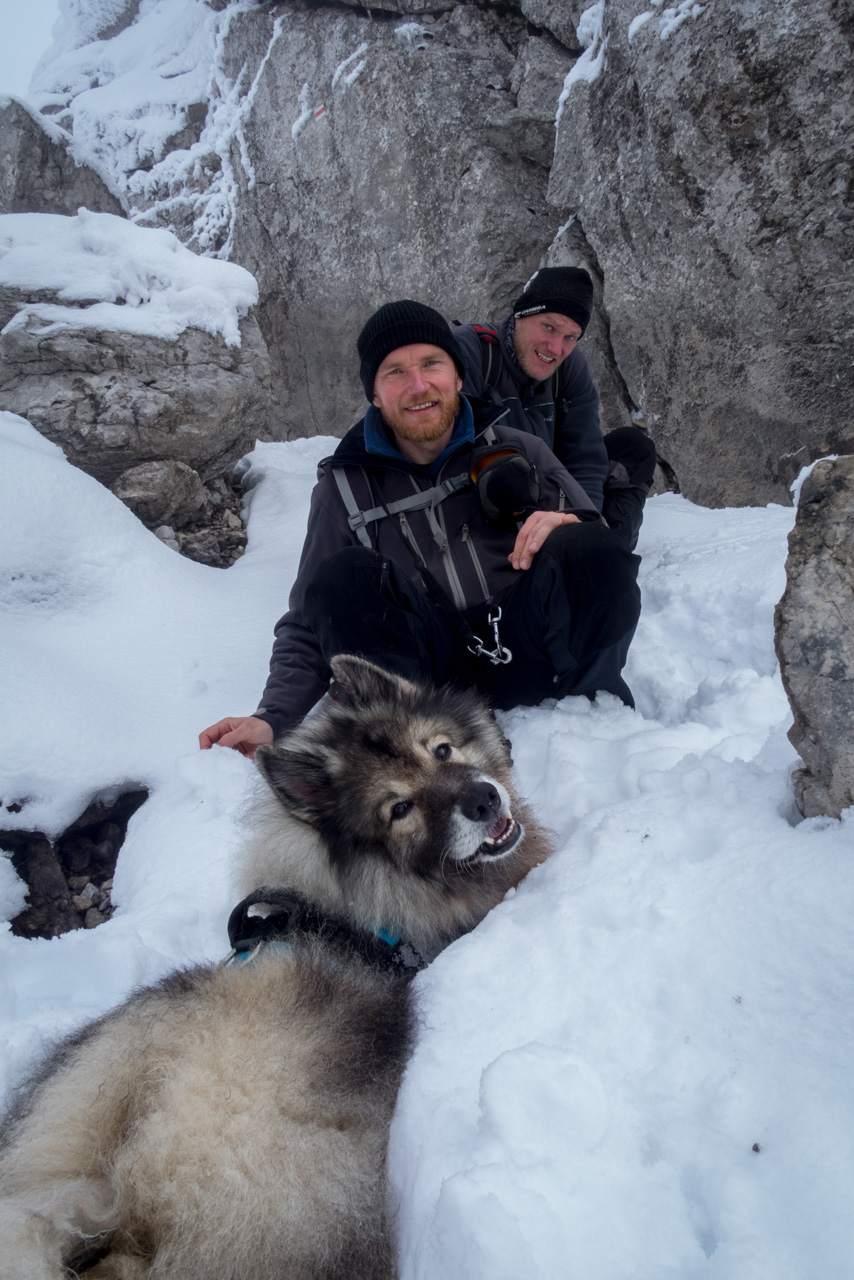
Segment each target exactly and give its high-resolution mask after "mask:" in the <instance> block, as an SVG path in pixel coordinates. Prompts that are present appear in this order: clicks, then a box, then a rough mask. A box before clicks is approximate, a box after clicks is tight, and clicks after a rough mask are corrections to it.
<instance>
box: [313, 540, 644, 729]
mask: <svg viewBox="0 0 854 1280" xmlns="http://www.w3.org/2000/svg"><path fill="white" fill-rule="evenodd" d="M639 563H640V561H639V558H638V557H637V556H634V555H632V554H631V553H630V552H629V550H628V549H627V547H626V545H625V542H624V541H623V540H622V539H621V538H620V537H617V536H615V534H614V533H613V532H612V531H611V530H610V529H606V528H605V526H604V525H601V524H592V523H591V524H572V525H565V526H563V527H562V528H560V529H556V530H555V531H554V532H553V533H551V534H550V535H549V537H548V538H547V540H546V542H545V543H544V545H543V547H542V549H541V550H540V551H539V552H537V554H536V555H535V557H534V560H533V563H532V565H531V568H530V569H527V570H520V571H519V574H518V577H517V580H516V581H515V582H514V583H513V584H512V585H511V586H510V587H508V588H507V589H506V590H505V591H503V592H502V593H501V594H500V595H499V596H497V597H496V598H495V599H494V600H493V601H492V603H491V605H490V606H487V605H486V604H484V605H480V606H478V607H477V608H475V609H471V610H469V611H468V612H467V613H466V614H459V613H457V612H456V611H455V610H454V609H453V608H452V607H451V605H450V603H449V602H448V601H446V600H445V599H437V598H435V596H431V595H427V594H426V593H425V591H424V590H423V588H422V587H421V586H420V585H418V584H416V583H415V582H413V581H412V580H411V579H410V578H408V577H407V575H406V574H405V573H404V572H403V570H402V569H401V568H400V566H399V565H398V564H396V563H395V561H394V560H389V559H388V558H387V557H386V556H383V555H380V554H379V552H376V551H372V550H370V549H369V548H367V547H348V548H346V549H345V550H343V551H339V552H336V553H335V554H334V555H332V556H330V557H329V558H328V559H327V560H325V561H324V562H323V564H321V565H320V567H319V569H318V571H317V573H316V574H315V576H314V578H313V579H312V581H311V582H310V583H309V585H308V587H307V589H306V593H305V599H304V604H303V616H304V618H305V620H306V622H307V623H308V624H309V626H310V627H311V628H312V630H313V631H314V633H315V635H316V636H317V639H318V643H319V645H320V649H321V652H322V653H323V656H324V658H325V659H326V661H327V662H329V661H330V659H331V658H333V657H334V656H335V655H336V654H339V653H358V654H361V655H362V657H365V658H369V659H370V660H371V661H373V662H376V663H377V664H378V665H379V666H382V667H385V668H386V669H388V670H391V671H396V672H397V673H398V674H399V675H402V676H407V677H409V678H410V679H417V678H419V677H421V678H424V679H427V680H431V681H432V682H433V683H435V684H457V685H463V686H470V685H474V686H476V687H477V688H478V689H480V690H481V691H482V692H483V693H484V694H486V696H487V697H488V698H489V699H490V701H491V702H492V705H493V706H494V707H497V708H499V709H501V710H508V709H509V708H510V707H517V706H536V705H537V704H538V703H540V702H542V701H543V699H544V698H548V697H554V698H563V697H566V696H567V695H570V694H585V695H587V697H589V698H593V697H594V696H595V694H596V693H597V691H598V690H600V689H601V690H605V691H607V692H608V693H614V694H616V695H617V697H619V698H621V699H622V701H623V702H624V703H626V705H627V706H630V707H632V706H634V700H633V698H632V695H631V692H630V690H629V687H628V685H627V684H626V682H625V680H624V679H623V677H622V675H621V672H622V669H623V666H624V664H625V661H626V656H627V654H628V649H629V644H630V643H631V639H632V636H633V635H634V631H635V627H636V626H637V621H638V616H639V613H640V591H639V589H638V586H637V581H636V579H637V570H638V565H639ZM496 605H500V606H501V611H502V616H501V621H500V623H499V634H500V639H501V644H502V645H503V646H505V647H506V648H508V649H509V650H510V651H511V653H512V655H513V657H512V660H511V661H510V662H509V663H506V664H504V665H493V664H492V663H491V662H490V661H489V660H488V659H487V658H486V657H483V656H481V657H476V656H475V655H474V654H473V653H471V652H470V651H469V648H468V643H469V642H470V641H471V639H472V635H475V636H478V637H480V638H481V639H482V640H483V641H484V644H485V647H486V648H487V649H494V647H495V646H494V635H493V631H492V628H491V626H490V625H489V622H488V620H487V613H488V612H489V611H490V610H491V611H493V612H494V610H495V606H496Z"/></svg>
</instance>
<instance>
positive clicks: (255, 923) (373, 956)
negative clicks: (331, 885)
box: [227, 887, 427, 978]
mask: <svg viewBox="0 0 854 1280" xmlns="http://www.w3.org/2000/svg"><path fill="white" fill-rule="evenodd" d="M298 934H309V935H313V936H314V937H317V938H320V939H322V941H324V942H326V943H329V944H330V945H332V946H337V947H342V948H345V949H346V950H348V951H352V952H355V953H356V954H357V955H358V956H359V957H360V959H362V960H364V961H365V963H366V964H370V965H372V966H374V967H375V968H379V969H389V970H392V971H394V972H396V973H400V974H401V975H402V976H404V977H410V978H411V977H413V976H414V975H415V974H416V973H417V972H418V970H419V969H423V968H425V966H426V963H427V962H426V960H424V959H423V958H422V957H421V956H420V955H419V954H418V952H417V951H416V950H415V948H414V947H412V946H410V944H409V943H407V942H405V941H403V940H402V939H398V940H396V941H394V942H386V941H385V939H383V938H379V937H376V936H375V935H374V934H372V933H368V932H367V931H366V930H364V929H356V928H354V927H353V926H352V925H350V924H348V923H347V921H346V920H341V919H339V918H338V917H337V916H328V915H326V914H325V913H324V912H322V911H321V910H320V908H319V907H317V906H315V905H314V904H313V903H311V902H309V901H308V899H307V898H304V897H303V896H302V894H299V893H296V892H295V891H294V890H292V889H273V888H268V887H264V888H261V889H256V890H255V891H254V892H253V893H250V894H247V896H246V897H245V898H244V899H243V901H242V902H238V904H237V906H236V907H235V908H234V910H233V911H232V913H231V915H230V916H229V918H228V940H229V943H230V944H231V948H232V953H231V955H230V956H229V957H228V961H227V963H228V962H231V961H234V960H240V959H247V958H248V956H249V954H251V952H253V951H255V950H256V949H257V948H258V947H260V946H262V945H263V944H264V943H267V942H291V941H294V940H295V935H298Z"/></svg>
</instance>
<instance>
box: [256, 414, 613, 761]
mask: <svg viewBox="0 0 854 1280" xmlns="http://www.w3.org/2000/svg"><path fill="white" fill-rule="evenodd" d="M462 404H463V410H464V414H465V415H469V414H470V409H469V406H468V405H467V403H466V401H465V399H463V400H462ZM486 430H487V431H488V430H489V429H488V428H487V429H486ZM494 434H495V436H496V437H497V438H498V439H499V440H508V439H516V440H519V439H520V437H519V434H518V432H516V431H511V430H510V429H509V428H507V427H503V426H500V425H499V426H498V427H496V428H495V429H494ZM520 442H521V443H523V444H524V447H525V450H526V452H527V454H528V456H529V458H530V460H531V461H532V462H533V463H534V465H535V467H536V468H537V474H538V477H539V481H540V489H541V501H540V506H541V508H542V509H543V510H546V511H558V510H562V511H566V512H567V513H572V514H575V515H577V516H578V517H579V519H581V520H598V519H600V518H601V517H600V516H599V514H598V512H597V511H596V509H595V508H594V506H593V503H592V502H591V501H590V499H589V498H588V497H587V495H586V493H585V492H584V490H583V489H582V488H581V486H580V485H579V484H578V483H577V482H576V481H575V480H574V479H573V478H572V477H571V476H570V475H568V473H567V472H566V471H565V470H564V468H563V467H562V466H561V465H560V463H559V462H558V461H557V459H556V458H555V456H554V455H553V454H552V452H551V450H549V449H548V448H547V447H546V446H545V445H544V444H543V443H542V441H540V440H538V439H534V438H532V437H531V436H529V435H526V436H524V437H522V438H521V441H520ZM484 443H487V441H486V439H485V438H484V432H483V431H481V432H480V433H478V434H477V435H476V436H475V439H474V441H473V442H472V441H470V440H469V441H467V442H464V443H462V444H461V445H459V446H458V447H457V448H456V449H455V450H453V451H452V452H451V454H450V456H449V457H447V458H446V459H445V461H444V462H443V463H442V466H441V469H440V471H439V473H438V475H437V476H436V477H435V478H431V476H430V474H429V472H428V469H427V468H426V467H420V466H416V465H415V464H414V463H410V462H407V461H406V460H405V459H404V458H402V457H399V456H398V457H389V456H379V455H377V454H375V453H368V452H367V450H366V448H365V437H364V419H363V420H362V421H361V422H359V423H357V424H356V426H355V427H352V428H351V430H350V431H348V433H347V435H346V436H345V437H344V439H343V440H342V441H341V443H340V445H339V446H338V448H337V449H336V450H335V453H334V454H333V455H332V457H331V458H325V459H324V460H323V461H322V462H321V463H320V466H319V468H318V473H317V484H316V485H315V487H314V491H313V493H312V495H311V508H310V511H309V516H308V526H307V529H306V537H305V543H304V545H303V550H302V557H301V559H300V566H299V571H298V573H297V577H296V581H295V582H294V585H293V590H292V591H291V596H290V601H289V609H288V612H287V613H286V614H285V616H284V617H283V618H282V619H281V620H280V621H279V622H278V623H277V625H276V639H275V643H274V645H273V654H272V657H271V659H270V677H269V679H268V681H267V686H266V688H265V689H264V693H263V695H262V698H261V706H260V707H259V709H258V711H257V712H256V714H257V715H259V716H260V717H261V718H262V719H264V720H266V721H267V722H268V723H269V724H270V725H271V726H272V728H273V731H274V733H275V734H276V736H278V735H279V734H281V733H284V731H285V730H286V729H289V728H291V727H292V726H293V725H295V724H298V723H299V721H300V720H302V718H303V717H304V716H305V715H306V713H307V712H308V711H309V710H310V709H311V708H312V707H313V706H314V704H315V702H317V700H318V699H319V698H320V697H322V695H323V694H324V692H325V691H326V689H327V687H328V685H329V678H330V673H329V668H328V667H327V665H326V663H325V661H324V659H323V655H322V654H321V652H320V650H319V648H318V645H317V641H316V638H315V635H314V632H313V631H312V630H311V629H310V628H309V627H308V626H307V625H306V624H305V622H304V621H303V618H302V602H303V597H304V595H305V590H306V587H307V585H308V583H309V582H310V581H311V579H312V578H313V576H314V574H315V572H316V570H317V568H318V566H319V565H320V563H321V562H322V561H323V560H325V559H326V558H327V557H328V556H330V555H332V554H334V552H336V551H340V550H342V549H343V548H344V547H351V546H356V545H358V542H359V539H358V534H357V533H356V532H355V530H354V528H353V527H351V522H350V517H349V515H348V512H347V509H346V506H345V500H344V499H343V498H342V495H341V491H340V488H339V485H338V483H337V481H336V479H335V476H334V471H335V469H336V468H342V469H344V471H345V472H346V476H347V479H348V481H349V485H350V488H351V489H352V492H353V495H354V496H355V499H356V503H357V505H358V507H359V508H360V509H361V510H362V511H363V512H366V511H370V510H371V509H372V508H377V507H381V506H382V504H385V505H386V506H388V504H389V503H392V502H396V501H397V500H398V499H400V498H406V497H409V496H410V495H412V494H413V493H416V492H418V491H419V490H427V489H432V488H433V487H434V486H435V485H437V484H439V483H441V481H443V480H446V479H449V478H453V477H457V476H465V477H467V476H468V473H469V471H470V470H471V457H472V453H473V451H474V449H475V448H477V447H479V446H481V445H483V444H484ZM366 535H367V537H368V539H369V541H370V544H371V546H372V547H374V549H375V550H377V551H379V552H380V553H381V554H382V555H384V556H387V557H388V558H389V559H391V560H395V561H396V562H397V563H398V564H399V565H400V566H401V568H402V569H403V570H404V572H405V573H406V574H407V575H408V576H409V577H410V578H411V579H413V580H414V581H416V582H421V577H420V573H419V568H418V559H419V558H420V559H423V562H424V564H425V565H426V567H427V570H428V571H429V573H430V574H431V575H432V576H433V577H434V578H435V579H436V581H437V582H438V583H439V584H440V586H441V587H442V589H443V591H444V593H445V595H446V596H447V599H448V600H449V601H451V602H452V603H453V604H454V606H455V608H457V609H458V610H459V611H460V612H461V613H463V612H465V611H466V610H467V609H470V608H473V607H474V606H475V605H479V604H482V603H483V602H484V601H485V600H489V599H491V598H492V597H494V596H496V595H498V594H499V593H500V592H501V591H503V590H504V588H505V587H508V586H510V584H511V583H512V582H513V581H514V580H515V578H516V576H517V574H518V572H519V571H518V570H516V569H514V568H513V567H512V566H511V564H510V563H509V561H508V559H507V557H508V555H509V554H510V552H511V550H512V549H513V544H514V542H515V540H516V531H515V529H511V530H499V529H496V528H494V527H493V526H492V525H490V524H489V522H488V521H487V520H486V518H485V516H484V515H483V513H482V512H481V510H480V506H479V504H478V500H477V495H476V493H475V490H474V487H473V486H472V484H471V483H470V481H468V480H466V483H465V486H464V487H463V488H461V489H459V490H458V491H457V492H454V493H452V494H451V495H450V496H449V497H446V498H444V500H443V501H442V502H440V503H439V504H437V505H436V506H435V507H434V508H433V510H432V512H431V511H430V510H421V511H413V512H411V513H403V514H402V515H393V516H390V517H385V518H382V519H377V520H372V521H370V522H369V523H368V524H367V526H366ZM422 585H423V584H422Z"/></svg>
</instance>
